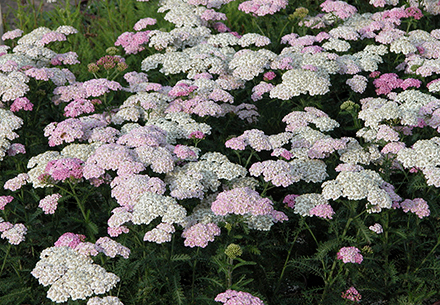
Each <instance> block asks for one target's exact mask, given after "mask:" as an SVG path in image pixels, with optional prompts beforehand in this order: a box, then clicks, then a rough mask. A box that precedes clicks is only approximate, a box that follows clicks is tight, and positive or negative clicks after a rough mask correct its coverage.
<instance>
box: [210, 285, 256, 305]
mask: <svg viewBox="0 0 440 305" xmlns="http://www.w3.org/2000/svg"><path fill="white" fill-rule="evenodd" d="M214 300H215V301H216V302H221V303H223V304H224V305H264V303H263V301H262V300H260V299H259V298H257V297H254V296H253V295H252V294H250V293H248V292H243V291H236V290H230V289H228V290H226V291H225V292H223V293H220V294H218V295H217V296H216V297H215V299H214Z"/></svg>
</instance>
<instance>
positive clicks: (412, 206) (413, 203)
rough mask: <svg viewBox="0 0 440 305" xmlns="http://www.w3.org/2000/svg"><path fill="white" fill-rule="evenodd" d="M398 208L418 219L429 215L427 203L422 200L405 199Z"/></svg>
mask: <svg viewBox="0 0 440 305" xmlns="http://www.w3.org/2000/svg"><path fill="white" fill-rule="evenodd" d="M400 207H401V208H402V210H403V211H404V212H405V213H408V212H412V213H414V214H416V215H417V216H418V217H419V218H420V219H422V218H423V217H427V216H429V215H430V214H431V212H430V210H429V205H428V203H427V202H426V201H425V200H424V199H422V198H415V199H414V200H410V199H406V200H404V201H403V202H401V203H400Z"/></svg>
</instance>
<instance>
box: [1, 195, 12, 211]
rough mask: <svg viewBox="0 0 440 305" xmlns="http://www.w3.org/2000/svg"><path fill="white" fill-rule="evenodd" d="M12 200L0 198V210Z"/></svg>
mask: <svg viewBox="0 0 440 305" xmlns="http://www.w3.org/2000/svg"><path fill="white" fill-rule="evenodd" d="M13 199H14V197H12V196H0V210H4V209H5V206H6V205H7V204H8V203H9V202H11V201H12V200H13Z"/></svg>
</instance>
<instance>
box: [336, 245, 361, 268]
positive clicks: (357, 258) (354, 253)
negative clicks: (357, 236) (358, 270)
mask: <svg viewBox="0 0 440 305" xmlns="http://www.w3.org/2000/svg"><path fill="white" fill-rule="evenodd" d="M336 257H337V259H340V260H342V261H343V262H344V264H346V263H353V264H355V263H356V264H360V263H362V261H363V260H364V257H363V256H362V254H361V250H359V249H358V248H356V247H342V248H341V249H339V252H338V253H337V256H336Z"/></svg>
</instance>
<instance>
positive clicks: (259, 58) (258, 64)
mask: <svg viewBox="0 0 440 305" xmlns="http://www.w3.org/2000/svg"><path fill="white" fill-rule="evenodd" d="M275 57H276V54H275V53H273V52H271V51H269V50H265V49H260V50H258V51H252V50H249V49H243V50H240V51H238V52H237V53H235V54H234V57H233V59H232V60H231V61H230V62H229V68H230V69H232V70H233V72H232V75H233V76H236V77H238V78H241V79H244V80H247V81H249V80H251V79H253V78H254V77H256V76H258V75H259V74H260V73H263V72H264V70H265V69H267V68H269V66H270V61H271V60H273V59H275Z"/></svg>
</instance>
